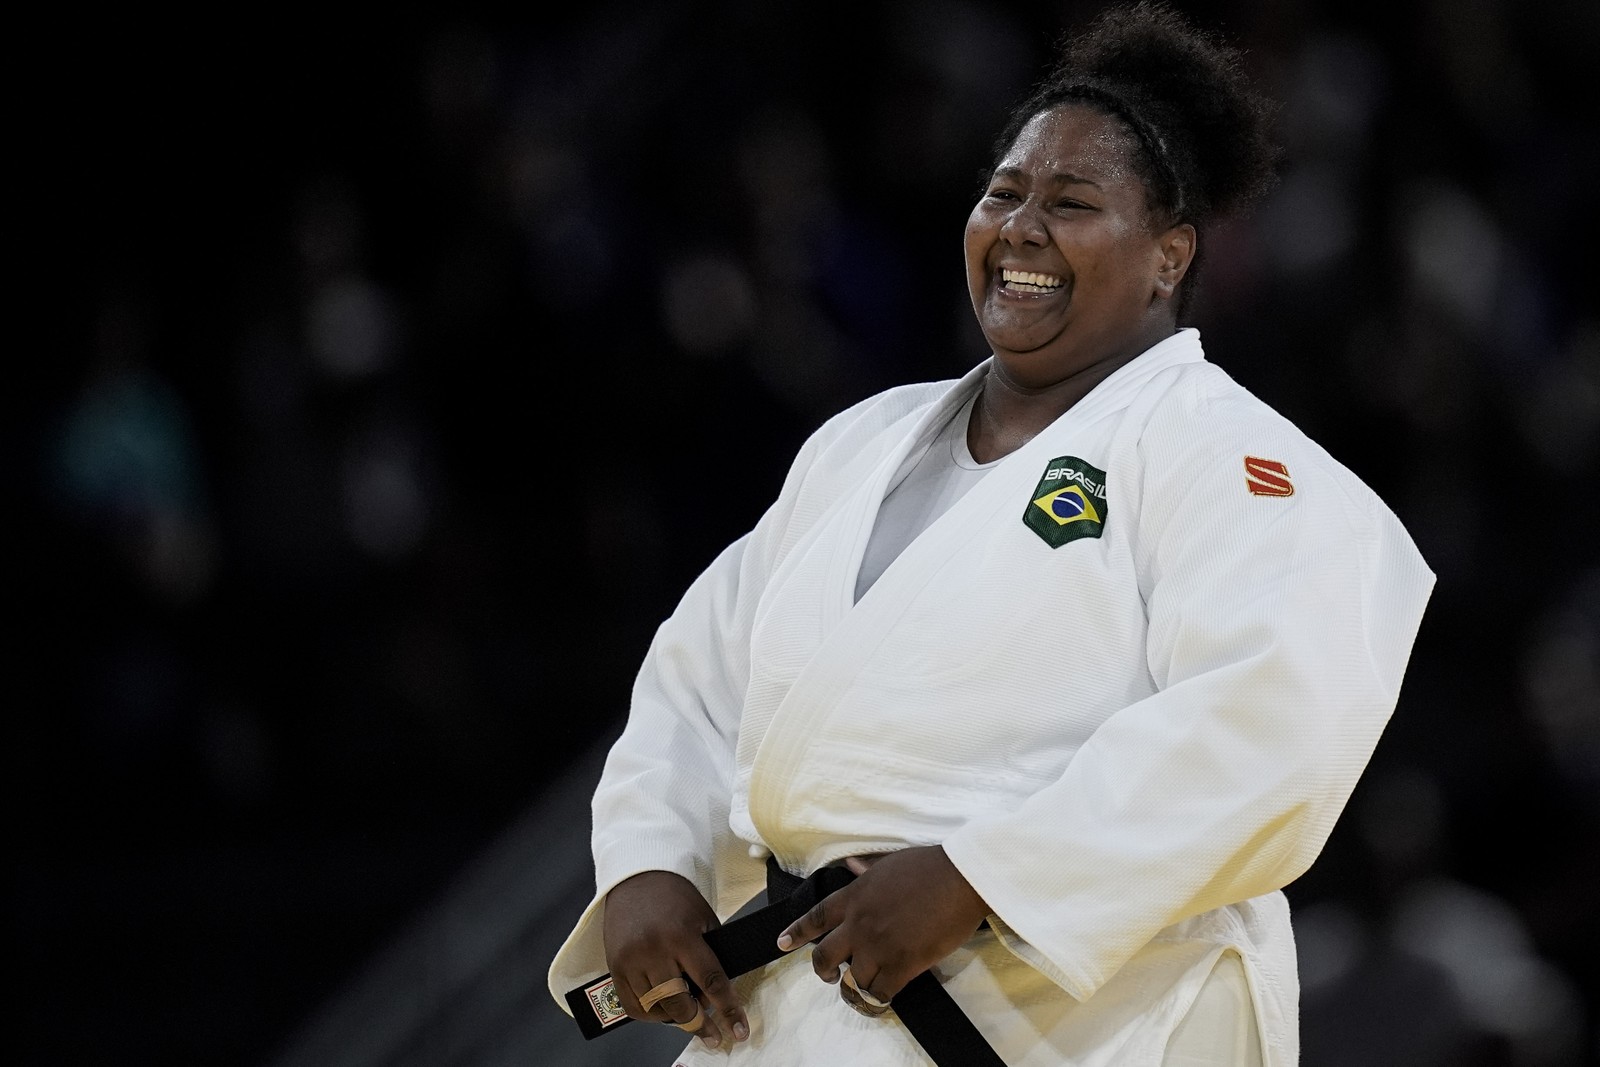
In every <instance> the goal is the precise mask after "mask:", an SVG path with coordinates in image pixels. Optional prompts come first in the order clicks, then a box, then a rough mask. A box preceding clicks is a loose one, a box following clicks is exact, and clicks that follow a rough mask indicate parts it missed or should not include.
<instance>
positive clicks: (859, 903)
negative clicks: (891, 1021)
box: [778, 845, 989, 1015]
mask: <svg viewBox="0 0 1600 1067" xmlns="http://www.w3.org/2000/svg"><path fill="white" fill-rule="evenodd" d="M845 862H846V865H847V866H848V867H849V868H850V870H851V871H853V872H854V873H855V874H856V875H857V877H856V880H855V881H853V882H851V883H850V884H849V885H847V886H845V887H844V888H843V889H840V890H839V891H837V892H835V893H831V894H829V895H828V896H826V897H824V898H823V899H822V900H821V901H819V902H818V903H817V906H816V907H814V908H812V909H811V910H810V911H808V912H806V914H804V915H803V916H801V917H800V918H798V919H796V920H795V921H794V922H792V923H790V924H789V926H788V928H787V929H785V930H784V931H783V933H782V934H780V935H779V936H778V947H779V948H781V949H783V950H784V951H788V950H790V949H792V948H794V947H796V946H798V945H802V944H804V943H806V942H807V941H814V942H816V946H815V947H814V948H813V949H812V951H811V966H812V969H813V970H815V971H816V972H817V977H819V978H821V979H822V980H823V981H824V982H827V983H829V984H830V985H831V984H834V983H838V984H839V994H840V996H842V997H843V998H844V999H845V1001H846V1002H847V1003H848V1004H850V1006H851V1007H853V1008H855V1009H856V1010H857V1011H859V1012H861V1013H862V1014H864V1015H878V1014H881V1013H882V1012H883V1011H885V1010H887V1005H888V1002H889V1001H891V1000H892V999H893V998H894V995H895V994H896V993H898V992H900V990H901V989H903V988H904V987H905V984H906V983H907V982H909V981H911V979H913V978H915V977H916V976H917V975H919V974H921V973H922V972H923V971H925V970H927V969H928V968H930V967H932V966H933V965H934V964H936V963H938V962H939V961H940V960H942V959H944V958H945V957H946V956H948V955H949V954H950V953H952V952H954V951H955V950H956V949H957V948H959V947H961V945H963V944H964V943H966V941H967V939H968V938H970V937H971V936H972V935H973V933H974V932H975V931H976V930H977V929H978V927H979V926H980V925H981V924H982V923H983V920H984V919H985V918H987V916H988V914H989V906H988V905H987V904H986V903H984V900H983V898H982V897H980V896H979V895H978V893H977V891H976V890H974V889H973V888H972V884H971V883H970V882H968V881H967V880H966V879H965V878H964V877H962V875H961V872H960V871H958V870H956V867H955V864H953V863H951V862H950V858H949V857H948V856H946V855H945V853H944V849H943V848H941V847H940V846H938V845H920V846H916V847H913V848H906V849H902V850H900V851H899V852H887V853H882V854H880V855H874V856H864V857H854V856H853V857H851V858H850V859H848V860H846V861H845ZM841 978H845V979H846V980H845V981H840V979H841ZM862 994H864V996H863V995H862Z"/></svg>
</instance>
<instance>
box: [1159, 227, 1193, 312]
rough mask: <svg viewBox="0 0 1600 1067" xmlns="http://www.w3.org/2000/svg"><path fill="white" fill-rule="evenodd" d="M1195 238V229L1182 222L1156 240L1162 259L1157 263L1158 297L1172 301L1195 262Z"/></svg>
mask: <svg viewBox="0 0 1600 1067" xmlns="http://www.w3.org/2000/svg"><path fill="white" fill-rule="evenodd" d="M1195 236H1196V235H1195V232H1194V227H1193V226H1191V225H1189V224H1188V223H1187V222H1181V223H1179V224H1178V225H1176V226H1173V227H1172V228H1171V229H1168V230H1166V231H1165V232H1164V233H1162V234H1161V235H1160V236H1159V237H1157V238H1156V248H1157V249H1158V251H1159V253H1160V259H1159V260H1158V261H1157V263H1156V279H1155V286H1156V295H1157V296H1159V297H1161V298H1162V299H1164V300H1167V299H1171V297H1172V294H1173V293H1175V292H1177V290H1178V283H1179V282H1181V281H1183V276H1184V275H1185V274H1186V273H1188V270H1189V264H1190V263H1192V262H1194V249H1195Z"/></svg>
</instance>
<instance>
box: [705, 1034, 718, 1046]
mask: <svg viewBox="0 0 1600 1067" xmlns="http://www.w3.org/2000/svg"><path fill="white" fill-rule="evenodd" d="M700 1040H701V1042H702V1043H703V1044H704V1045H705V1046H706V1048H716V1047H717V1046H718V1045H720V1044H722V1038H720V1037H718V1036H717V1035H716V1034H701V1035H700Z"/></svg>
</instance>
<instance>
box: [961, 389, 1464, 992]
mask: <svg viewBox="0 0 1600 1067" xmlns="http://www.w3.org/2000/svg"><path fill="white" fill-rule="evenodd" d="M1223 414H1229V413H1223V412H1218V411H1210V412H1209V416H1210V417H1209V418H1208V419H1207V420H1206V421H1205V422H1203V423H1200V422H1199V421H1198V420H1188V419H1175V420H1168V421H1167V422H1166V423H1165V424H1164V425H1163V426H1161V427H1159V428H1154V429H1149V430H1147V432H1146V436H1145V437H1144V438H1143V439H1142V440H1141V444H1140V446H1139V451H1140V455H1139V464H1140V466H1141V469H1142V470H1143V472H1144V473H1143V485H1142V489H1141V490H1140V492H1139V499H1140V509H1139V519H1138V524H1137V528H1136V530H1135V531H1134V545H1133V555H1134V562H1135V567H1136V570H1137V573H1138V593H1139V595H1142V596H1143V597H1144V599H1145V603H1146V611H1147V617H1148V633H1147V644H1146V656H1147V661H1148V669H1149V671H1150V674H1151V677H1152V679H1153V681H1154V683H1155V687H1156V690H1157V691H1156V692H1155V693H1154V694H1153V695H1151V696H1149V697H1148V698H1145V699H1142V700H1140V701H1137V702H1136V703H1134V704H1132V705H1130V706H1128V707H1126V708H1124V709H1122V710H1121V711H1118V712H1116V713H1114V714H1113V715H1112V716H1111V717H1110V718H1109V719H1107V720H1106V721H1105V722H1104V723H1102V724H1101V726H1100V727H1099V728H1097V730H1096V731H1095V732H1094V733H1093V734H1092V735H1091V736H1090V738H1089V739H1088V740H1087V741H1086V742H1085V743H1084V744H1083V746H1082V747H1081V748H1080V749H1079V750H1078V751H1077V752H1076V753H1075V754H1074V756H1073V758H1072V759H1071V761H1070V762H1069V763H1068V765H1067V767H1066V770H1065V772H1064V773H1063V775H1062V776H1061V777H1060V778H1059V779H1058V780H1057V781H1055V782H1053V783H1052V784H1051V785H1050V786H1048V787H1046V788H1045V789H1044V790H1042V791H1040V792H1039V793H1036V794H1034V795H1033V796H1031V797H1030V798H1028V799H1027V800H1026V801H1025V802H1024V803H1023V804H1022V805H1021V806H1020V807H1019V808H1016V809H1014V810H1011V811H1008V812H1005V813H1003V814H996V815H993V816H985V817H983V818H980V819H976V820H974V821H972V822H970V823H968V824H966V825H965V826H963V827H961V828H960V829H959V830H957V831H956V832H955V833H954V834H953V835H951V837H950V838H948V839H947V840H946V842H945V848H946V850H947V851H948V852H949V854H950V856H951V859H952V861H953V862H954V863H955V864H956V866H957V867H958V868H959V869H960V870H961V872H962V874H963V875H964V876H965V877H966V878H967V879H968V880H969V881H970V882H971V883H972V884H973V886H974V887H975V888H976V889H977V890H978V892H979V893H980V894H982V896H983V897H984V899H985V900H986V901H988V903H989V905H990V907H991V908H992V909H993V912H994V913H995V918H996V919H997V920H998V921H997V922H996V923H995V924H994V925H995V927H996V929H997V931H998V933H999V934H1000V936H1001V937H1002V939H1003V940H1004V941H1005V942H1006V944H1007V945H1008V947H1010V948H1011V950H1012V951H1013V952H1015V953H1016V954H1017V955H1019V956H1021V957H1022V958H1023V959H1025V960H1027V961H1028V962H1029V963H1031V964H1033V965H1034V966H1035V967H1037V968H1039V969H1040V970H1041V971H1043V972H1044V973H1045V974H1047V975H1049V976H1050V977H1051V978H1052V979H1053V980H1054V981H1056V982H1057V983H1058V984H1060V985H1061V986H1062V988H1064V989H1065V990H1066V991H1067V992H1069V993H1070V994H1072V995H1073V996H1075V997H1077V998H1079V999H1084V998H1087V997H1088V996H1089V995H1091V994H1092V993H1093V992H1094V991H1095V990H1096V989H1097V988H1099V987H1100V985H1101V984H1103V983H1104V982H1105V981H1106V980H1107V979H1108V978H1110V977H1111V976H1112V975H1113V974H1114V973H1115V972H1116V971H1117V970H1118V968H1119V967H1121V965H1122V964H1123V963H1125V962H1126V961H1127V960H1128V959H1129V958H1131V957H1132V956H1133V954H1134V953H1136V952H1137V951H1138V950H1139V949H1140V948H1141V947H1142V946H1143V945H1145V944H1146V943H1147V942H1148V941H1149V940H1150V938H1151V937H1152V936H1153V935H1155V934H1156V933H1157V932H1158V931H1160V930H1161V929H1163V928H1164V927H1166V926H1168V925H1170V924H1172V923H1175V922H1178V921H1180V920H1182V919H1185V918H1188V917H1190V916H1194V915H1197V914H1200V913H1202V912H1205V911H1209V910H1211V909H1213V908H1216V907H1220V906H1223V905H1226V904H1230V903H1234V902H1238V901H1242V900H1245V899H1248V898H1251V897H1254V896H1258V895H1260V894H1263V893H1267V892H1270V891H1272V890H1276V889H1281V888H1282V887H1284V886H1285V885H1287V884H1288V883H1289V882H1291V881H1293V880H1294V879H1295V878H1297V877H1299V876H1300V875H1301V874H1302V873H1304V872H1305V871H1306V869H1307V868H1308V867H1309V866H1310V865H1311V863H1312V861H1313V860H1314V859H1315V858H1316V856H1317V855H1318V853H1319V852H1320V851H1321V849H1322V848H1323V846H1324V844H1325V843H1326V840H1327V837H1328V835H1329V833H1330V832H1331V830H1332V828H1333V825H1334V823H1335V821H1336V820H1337V819H1338V817H1339V815H1340V812H1341V810H1342V809H1343V807H1344V805H1345V804H1346V802H1347V800H1348V798H1349V796H1350V794H1351V793H1352V791H1353V789H1354V787H1355V784H1356V781H1357V779H1358V778H1359V776H1360V775H1361V773H1362V771H1363V770H1364V769H1365V767H1366V764H1367V762H1368V760H1369V758H1370V757H1371V754H1372V752H1373V750H1374V747H1375V746H1376V744H1377V741H1378V739H1379V736H1380V735H1381V733H1382V731H1383V728H1384V726H1385V724H1386V723H1387V721H1388V719H1389V717H1390V715H1391V714H1392V712H1393V710H1394V708H1395V705H1396V702H1397V700H1398V696H1399V690H1400V684H1401V679H1402V676H1403V674H1404V671H1405V667H1406V663H1407V661H1408V659H1409V657H1410V653H1411V647H1412V644H1413V641H1414V639H1415V635H1416V631H1417V628H1418V626H1419V624H1420V621H1421V616H1422V611H1423V608H1424V606H1425V604H1426V602H1427V599H1428V596H1429V595H1430V593H1431V590H1432V587H1433V582H1434V575H1433V573H1432V572H1431V571H1430V570H1429V569H1428V567H1427V566H1426V564H1425V563H1424V561H1423V559H1422V557H1421V555H1420V553H1419V552H1418V551H1417V549H1416V547H1415V545H1414V544H1413V543H1412V541H1411V539H1410V537H1409V536H1408V534H1407V533H1406V531H1405V530H1404V528H1403V527H1402V526H1401V524H1400V522H1399V521H1398V519H1397V518H1396V517H1395V516H1394V515H1393V514H1392V513H1391V512H1390V511H1389V509H1388V508H1387V507H1386V506H1385V505H1384V504H1383V502H1382V501H1381V500H1379V499H1378V498H1377V497H1376V496H1375V495H1374V494H1373V493H1372V492H1371V491H1370V490H1369V489H1368V488H1367V487H1366V486H1365V485H1363V484H1362V483H1361V482H1360V481H1358V480H1357V479H1356V478H1355V477H1354V476H1353V475H1352V474H1350V472H1349V471H1347V470H1345V469H1344V468H1343V467H1341V466H1339V465H1338V464H1337V462H1335V461H1334V460H1333V459H1332V458H1331V457H1329V456H1328V455H1327V454H1326V453H1325V452H1323V451H1322V450H1321V449H1320V448H1319V447H1318V446H1316V445H1315V444H1314V443H1313V442H1311V441H1310V440H1308V439H1306V438H1304V436H1303V435H1302V434H1300V433H1299V431H1297V430H1295V429H1294V428H1293V427H1292V426H1290V425H1288V424H1287V423H1285V422H1283V421H1282V420H1281V419H1279V418H1278V417H1277V416H1276V415H1270V416H1268V415H1259V414H1255V413H1252V412H1250V411H1248V410H1247V411H1245V412H1244V417H1242V418H1233V419H1232V421H1231V423H1230V422H1228V421H1227V420H1226V419H1223V418H1220V417H1219V416H1221V415H1223ZM1232 414H1237V413H1232ZM1155 421H1156V422H1160V420H1155ZM1219 423H1221V424H1223V425H1224V426H1230V425H1231V426H1232V427H1233V428H1232V429H1226V428H1225V429H1223V430H1220V431H1218V430H1217V429H1215V427H1216V426H1217V425H1218V424H1219ZM1197 426H1199V427H1202V428H1201V429H1197ZM1252 453H1253V454H1256V455H1263V454H1264V455H1267V456H1271V457H1272V458H1273V459H1275V460H1279V461H1281V462H1284V463H1285V464H1286V466H1287V469H1288V470H1289V473H1290V477H1291V479H1292V484H1293V486H1294V495H1293V496H1292V497H1273V496H1255V495H1253V494H1251V493H1250V492H1249V491H1248V490H1247V488H1246V485H1247V483H1246V471H1245V470H1244V467H1243V457H1244V456H1245V455H1248V454H1252ZM1132 593H1133V590H1132V589H1130V595H1131V594H1132ZM1041 858H1042V861H1041Z"/></svg>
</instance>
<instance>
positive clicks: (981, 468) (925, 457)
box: [856, 393, 1000, 600]
mask: <svg viewBox="0 0 1600 1067" xmlns="http://www.w3.org/2000/svg"><path fill="white" fill-rule="evenodd" d="M976 399H977V394H976V393H974V394H973V396H972V398H971V399H968V401H967V402H966V403H965V404H963V405H961V410H960V411H958V412H956V413H955V415H954V416H953V417H952V418H951V419H950V421H949V422H947V423H945V424H944V427H943V428H942V429H941V430H940V431H939V436H938V437H936V438H934V439H933V442H932V443H931V444H929V445H928V448H927V450H926V451H924V452H923V453H922V455H921V457H919V458H918V460H917V464H916V466H915V467H912V468H911V470H910V472H909V473H907V474H906V476H905V477H904V478H902V479H900V484H899V485H896V486H895V487H894V488H893V489H891V490H889V495H888V496H886V497H884V498H883V505H882V506H881V507H880V508H879V509H878V521H877V522H876V523H874V524H873V527H872V538H871V540H869V541H868V542H867V552H866V555H865V556H864V557H863V558H862V560H861V571H860V573H858V574H857V575H856V599H857V600H860V599H861V598H862V596H864V595H865V594H866V592H867V590H868V589H871V588H872V583H874V582H876V581H877V580H878V578H879V576H881V575H882V574H883V572H884V570H885V569H886V568H887V567H888V566H889V564H890V563H892V562H894V559H895V557H896V556H898V555H900V553H901V552H903V551H904V550H905V547H906V546H907V545H909V544H910V543H911V542H912V541H914V540H916V538H917V535H918V534H920V533H922V531H923V530H926V529H927V528H928V527H929V526H930V525H931V524H932V523H933V521H934V520H935V519H937V518H938V517H939V516H940V515H943V514H944V513H945V511H947V510H948V509H949V507H950V505H952V504H954V503H955V502H956V501H957V500H960V499H961V497H962V496H963V495H964V494H965V493H966V492H967V490H969V489H971V488H972V487H973V486H975V485H977V484H978V482H980V481H982V480H983V476H984V475H985V474H987V473H988V472H989V471H990V470H991V469H992V468H993V467H994V466H995V464H997V463H999V462H1000V461H999V460H994V461H993V462H991V463H979V462H978V461H977V460H975V459H973V458H972V451H971V450H970V449H968V448H967V422H968V421H969V420H970V419H971V418H972V405H973V403H974V401H975V400H976Z"/></svg>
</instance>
